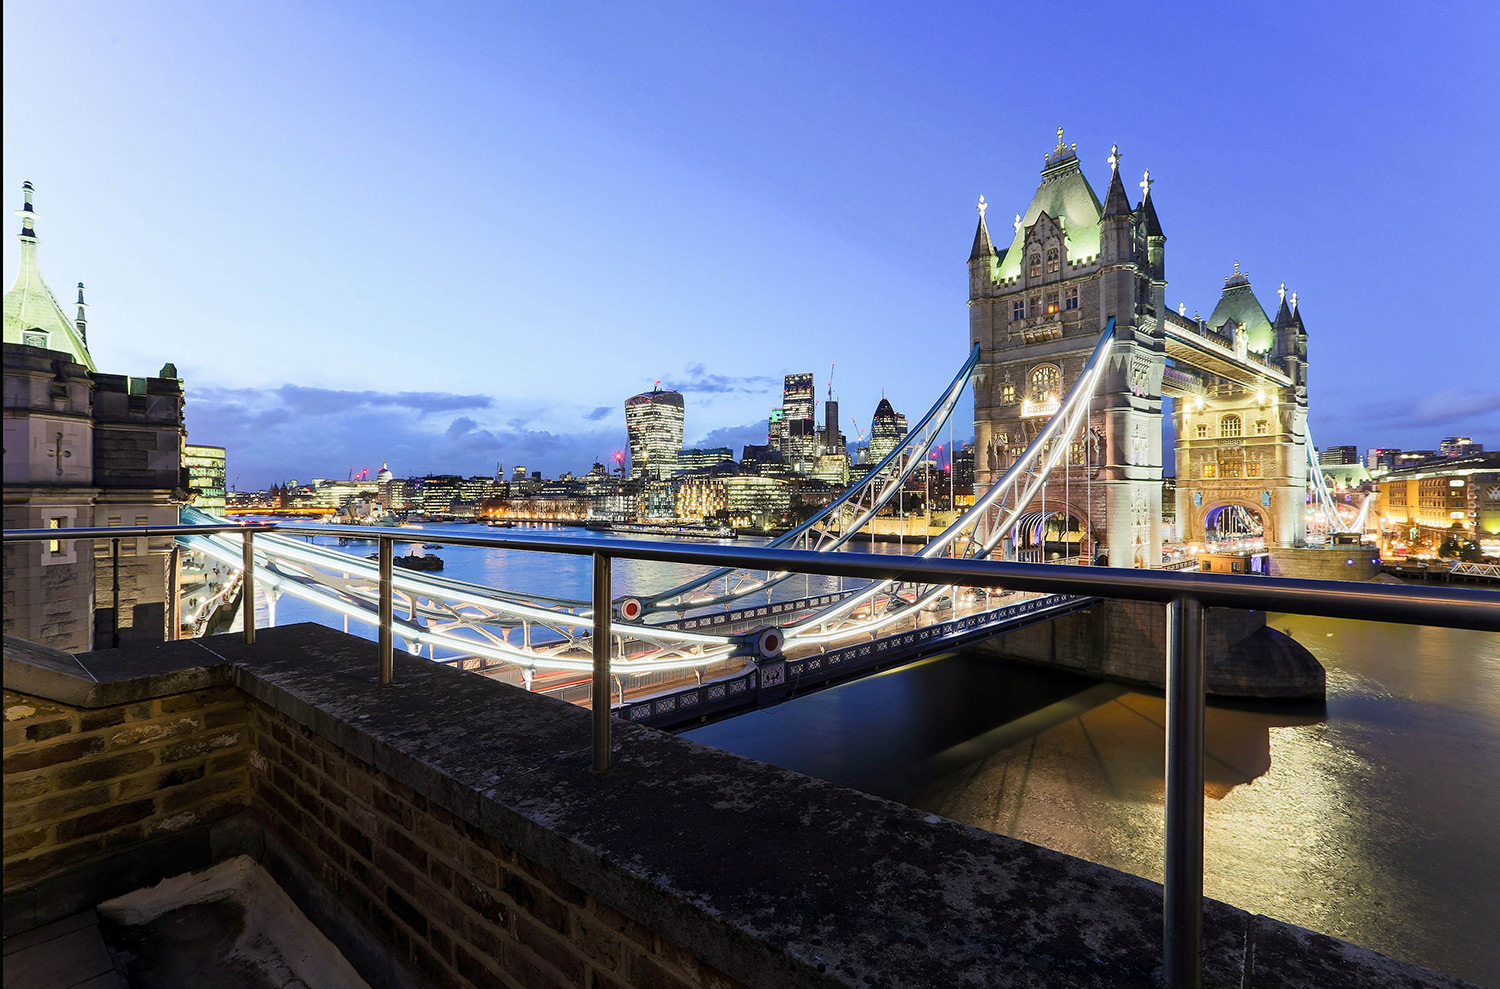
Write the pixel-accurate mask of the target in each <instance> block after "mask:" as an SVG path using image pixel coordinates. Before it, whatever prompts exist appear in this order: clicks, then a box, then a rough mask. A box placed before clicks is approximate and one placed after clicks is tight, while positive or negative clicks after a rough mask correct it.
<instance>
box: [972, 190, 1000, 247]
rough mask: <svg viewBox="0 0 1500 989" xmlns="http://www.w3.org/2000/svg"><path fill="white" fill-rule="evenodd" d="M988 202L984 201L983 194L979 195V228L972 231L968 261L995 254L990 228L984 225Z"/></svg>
mask: <svg viewBox="0 0 1500 989" xmlns="http://www.w3.org/2000/svg"><path fill="white" fill-rule="evenodd" d="M989 205H990V204H989V203H987V202H985V201H984V196H982V195H981V196H980V197H979V205H978V206H977V207H976V208H977V209H978V210H979V229H977V230H975V231H974V249H973V250H971V251H969V260H970V261H979V260H981V259H983V258H992V257H994V256H995V245H994V244H993V243H991V242H990V228H989V227H987V226H985V223H984V211H985V210H986V209H988V208H989Z"/></svg>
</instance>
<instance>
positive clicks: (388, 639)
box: [380, 536, 396, 687]
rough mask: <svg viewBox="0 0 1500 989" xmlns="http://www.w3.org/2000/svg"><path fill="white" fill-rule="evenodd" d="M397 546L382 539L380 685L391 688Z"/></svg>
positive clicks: (386, 537)
mask: <svg viewBox="0 0 1500 989" xmlns="http://www.w3.org/2000/svg"><path fill="white" fill-rule="evenodd" d="M394 553H395V544H394V543H393V541H392V540H391V538H390V537H389V536H381V537H380V685H381V686H382V687H386V686H389V685H390V683H391V681H392V680H393V679H394V678H395V676H396V657H395V643H394V641H393V639H394V636H392V635H391V623H392V622H394V621H395V619H396V602H395V601H394V600H393V598H392V588H393V586H394V584H395V578H394V576H393V575H392V573H391V569H392V566H393V563H392V561H393V560H394Z"/></svg>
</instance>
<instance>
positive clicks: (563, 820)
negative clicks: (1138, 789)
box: [5, 624, 1466, 989]
mask: <svg viewBox="0 0 1500 989" xmlns="http://www.w3.org/2000/svg"><path fill="white" fill-rule="evenodd" d="M59 655H61V656H64V657H66V654H59ZM138 656H139V658H137V657H138ZM67 658H69V659H72V657H67ZM174 664H176V665H175V666H174ZM23 666H31V667H34V669H33V671H32V672H31V673H28V674H27V676H32V677H33V678H34V679H33V680H32V681H29V682H33V683H35V684H38V685H40V686H41V687H46V688H48V689H52V690H60V689H62V688H63V687H64V686H66V681H68V680H70V679H71V680H73V681H77V683H76V684H74V685H73V686H72V687H70V688H68V689H72V690H74V691H81V692H82V695H83V696H85V697H98V696H101V694H100V693H99V692H100V691H102V692H104V693H108V692H109V691H113V690H119V691H130V690H139V691H150V690H156V689H159V688H160V687H161V686H163V685H164V684H167V683H168V682H171V678H173V677H181V678H183V679H182V681H181V682H203V683H207V682H208V679H202V678H210V679H211V678H217V677H221V676H224V675H226V673H227V674H228V675H230V676H232V682H233V683H234V684H235V685H236V686H238V687H239V688H240V689H242V690H244V691H245V692H247V693H248V694H250V695H252V696H254V697H256V698H258V699H259V700H261V701H263V702H264V703H266V704H268V705H270V706H272V707H273V708H275V709H276V710H278V711H281V712H282V713H284V714H286V715H287V716H289V717H291V718H293V719H295V720H297V721H298V722H299V723H301V724H302V725H304V726H305V727H306V728H307V730H309V731H313V732H317V733H318V734H321V735H323V736H324V737H326V738H328V739H329V740H330V741H332V742H334V743H335V744H337V745H339V746H341V747H342V748H344V749H345V750H346V751H347V752H349V753H350V754H351V755H354V756H356V757H358V758H360V759H362V760H364V761H366V762H369V763H371V764H372V765H374V766H375V767H376V768H377V769H380V770H381V771H383V772H385V773H386V774H388V775H390V776H391V777H393V778H395V779H397V780H399V781H400V782H402V783H404V784H406V785H407V786H409V787H411V788H412V789H413V790H415V791H417V792H419V793H421V794H423V795H424V796H425V797H427V798H428V799H429V800H431V801H433V802H434V803H436V804H437V805H439V806H441V807H443V808H445V809H446V810H448V811H449V812H451V813H453V814H455V815H457V816H458V817H460V818H462V819H463V820H465V821H467V822H468V823H470V824H471V825H473V826H475V827H477V828H479V829H480V830H482V831H484V832H486V833H488V834H491V835H493V836H494V837H495V838H497V839H499V840H500V841H502V842H504V843H505V844H507V845H509V846H511V847H512V848H515V849H516V850H517V851H518V852H519V853H520V854H521V855H523V856H525V857H526V858H528V859H530V860H532V861H534V862H536V863H538V864H540V865H542V866H545V867H546V868H548V869H551V870H553V871H554V872H556V873H557V874H558V875H559V876H560V877H561V878H563V879H565V880H567V881H568V882H570V883H572V884H574V885H575V886H577V887H579V888H580V889H582V890H583V891H585V892H587V893H589V894H591V895H593V896H595V897H597V898H598V899H599V900H601V901H602V902H604V903H607V904H609V905H611V906H613V907H614V908H616V909H618V910H620V911H621V912H623V913H625V914H627V915H629V916H631V917H634V918H636V919H638V920H639V921H641V922H642V923H644V924H646V925H647V926H649V927H651V928H653V929H655V930H657V931H659V932H661V933H662V934H663V935H665V936H668V937H670V938H671V939H672V940H673V941H674V942H676V943H677V944H679V945H680V946H681V947H682V948H684V949H686V950H688V951H690V952H692V953H693V954H695V955H696V956H697V957H699V958H701V959H702V960H704V961H706V962H708V963H709V964H711V965H713V966H714V967H716V968H718V969H720V970H722V971H723V972H725V973H726V974H729V975H731V976H733V977H735V978H738V979H741V980H742V981H744V982H746V983H748V984H750V985H755V986H767V987H773V986H774V987H799V986H808V987H812V986H851V987H852V986H861V987H872V986H881V987H887V986H889V987H898V986H941V987H943V989H956V987H970V986H973V987H988V986H1001V985H1004V986H1036V987H1042V986H1046V987H1070V986H1078V987H1082V986H1148V985H1151V984H1153V982H1154V981H1155V975H1154V974H1153V973H1154V970H1155V969H1156V968H1157V966H1158V959H1159V953H1160V941H1161V887H1160V886H1158V885H1157V884H1155V883H1152V882H1149V881H1147V880H1144V879H1140V878H1138V877H1135V876H1130V875H1127V874H1125V873H1122V872H1117V871H1115V870H1113V869H1109V868H1106V867H1104V866H1099V865H1094V864H1092V863H1089V862H1085V861H1083V860H1081V859H1077V858H1073V857H1071V856H1068V855H1064V854H1062V853H1059V852H1054V851H1051V850H1049V849H1045V848H1042V847H1040V846H1037V845H1032V844H1028V843H1026V842H1022V841H1018V840H1016V839H1013V838H1008V837H1005V836H1003V835H997V834H992V833H989V832H985V831H981V830H978V829H976V828H972V827H969V826H967V825H963V824H958V823H956V822H953V821H949V820H946V819H944V818H940V817H937V816H935V815H930V814H924V813H922V812H920V811H916V810H913V809H911V808H908V807H905V806H902V805H899V804H896V803H892V802H890V801H887V800H882V799H880V798H877V797H873V796H870V795H868V794H864V793H860V792H857V791H854V790H850V789H847V788H845V787H841V786H836V785H834V784H831V783H826V782H823V781H820V780H815V779H811V778H809V777H806V776H803V775H800V774H798V773H793V772H789V771H786V770H782V769H778V768H775V767H773V766H768V765H765V764H763V763H758V762H755V761H753V760H750V759H746V758H743V757H741V756H736V755H732V754H730V753H726V752H722V751H719V750H716V749H712V748H709V747H707V746H704V745H700V744H698V743H695V742H691V741H688V740H686V739H682V738H678V737H675V736H672V735H668V734H665V733H663V732H660V731H656V730H654V729H650V728H645V727H643V726H639V725H630V724H626V723H623V722H616V723H615V752H616V766H615V768H614V769H613V770H611V771H610V772H608V773H602V774H601V773H595V772H593V771H592V768H591V748H590V736H589V732H590V727H589V721H590V715H589V712H587V711H585V710H583V709H581V708H577V707H574V706H573V705H570V704H566V703H563V702H561V701H556V700H553V699H552V698H548V697H545V696H541V695H537V694H530V693H527V692H526V691H523V690H519V689H517V688H514V687H511V686H509V685H506V684H501V683H498V682H495V681H492V680H489V679H487V678H485V677H480V676H474V675H472V674H466V673H462V672H459V671H456V670H453V669H450V668H449V667H446V666H442V665H438V664H434V663H431V662H428V661H424V660H420V659H413V658H411V657H408V656H404V655H399V654H398V656H397V658H396V671H395V683H394V684H393V685H392V686H389V687H385V688H382V687H380V686H379V685H378V683H377V682H376V647H375V644H374V643H371V642H367V641H365V640H362V639H358V638H355V637H352V636H348V635H345V634H343V633H340V632H337V631H334V630H332V629H327V628H324V627H322V626H318V625H311V624H306V625H291V626H284V627H281V628H275V629H268V630H265V631H263V632H262V633H260V642H259V643H258V644H257V645H255V646H245V645H244V644H243V642H242V640H241V639H240V637H239V636H238V635H224V636H216V637H213V638H210V639H206V640H199V641H184V642H173V643H164V644H162V645H161V646H159V647H154V646H153V647H129V648H126V649H121V650H114V651H110V652H108V653H89V654H85V655H83V656H79V657H77V658H76V660H74V664H73V667H72V668H71V669H70V668H68V667H67V666H66V664H64V663H63V662H62V660H61V659H59V658H58V656H55V655H47V654H42V653H36V652H28V651H23V650H20V649H16V650H15V651H14V652H13V650H12V646H11V640H10V639H9V638H7V640H6V649H5V679H6V685H7V686H9V687H12V689H18V690H20V689H23V688H22V687H21V686H20V685H19V683H13V682H12V673H13V670H14V671H16V672H17V673H19V672H20V668H21V667H23ZM40 671H45V673H46V675H45V676H43V675H42V672H40ZM86 678H92V679H91V680H90V679H86ZM194 678H199V679H198V680H196V681H195V679H194ZM132 681H143V682H142V683H138V684H132ZM215 682H222V681H217V680H216V681H215ZM177 689H198V688H197V687H187V688H177ZM41 695H42V696H47V697H49V699H54V700H66V698H64V697H61V696H54V695H52V694H48V693H42V694H41ZM145 695H146V694H143V696H145ZM132 696H134V695H132ZM113 702H118V701H117V700H116V701H113ZM1204 978H1205V984H1206V985H1208V986H1237V987H1271V986H1278V987H1280V986H1288V987H1290V986H1307V987H1314V986H1316V987H1323V989H1336V987H1345V986H1347V987H1355V986H1359V987H1369V986H1387V985H1389V986H1408V985H1410V986H1463V985H1466V983H1463V982H1461V981H1460V980H1456V979H1451V978H1447V977H1444V976H1440V975H1437V974H1435V973H1432V972H1428V971H1425V970H1423V969H1420V968H1417V967H1415V966H1412V965H1408V964H1405V963H1402V962H1398V961H1395V960H1393V959H1390V958H1387V957H1385V956H1382V955H1379V954H1377V953H1375V952H1373V951H1369V950H1367V949H1364V948H1360V947H1357V946H1355V945H1351V944H1348V943H1345V942H1341V941H1338V940H1336V939H1334V938H1330V937H1327V936H1325V935H1321V934H1316V933H1314V932H1311V931H1308V930H1305V929H1302V928H1298V927H1295V926H1293V925H1290V924H1285V923H1282V922H1280V921H1276V920H1272V919H1270V918H1267V917H1263V916H1256V915H1251V914H1249V913H1246V912H1245V911H1242V910H1239V909H1236V908H1234V907H1231V906H1228V905H1227V904H1223V903H1219V902H1217V901H1208V902H1207V904H1206V907H1205V915H1204Z"/></svg>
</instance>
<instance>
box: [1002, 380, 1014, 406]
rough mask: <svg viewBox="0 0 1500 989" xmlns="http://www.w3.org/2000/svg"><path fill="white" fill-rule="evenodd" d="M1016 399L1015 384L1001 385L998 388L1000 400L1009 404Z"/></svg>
mask: <svg viewBox="0 0 1500 989" xmlns="http://www.w3.org/2000/svg"><path fill="white" fill-rule="evenodd" d="M1015 400H1016V386H1015V385H1003V386H1001V388H1000V401H1002V402H1004V403H1006V404H1007V405H1009V404H1010V403H1012V402H1014V401H1015Z"/></svg>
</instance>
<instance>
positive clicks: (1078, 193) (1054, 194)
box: [997, 157, 1103, 281]
mask: <svg viewBox="0 0 1500 989" xmlns="http://www.w3.org/2000/svg"><path fill="white" fill-rule="evenodd" d="M1044 211H1045V212H1046V214H1047V215H1048V216H1051V217H1054V218H1057V219H1060V220H1062V221H1063V235H1064V236H1065V237H1066V238H1067V247H1068V259H1069V260H1070V261H1082V260H1084V259H1085V258H1090V257H1098V255H1099V217H1100V216H1101V215H1102V213H1103V207H1102V206H1101V205H1100V204H1099V197H1098V196H1096V195H1095V194H1094V189H1093V187H1092V186H1090V185H1089V180H1088V179H1086V178H1085V177H1084V175H1083V170H1082V169H1080V168H1079V167H1078V159H1077V158H1073V157H1070V158H1068V159H1066V160H1065V161H1063V162H1062V163H1061V164H1058V165H1052V166H1049V167H1048V168H1046V169H1044V170H1043V171H1042V182H1041V185H1039V186H1037V189H1036V193H1035V194H1034V195H1032V197H1031V205H1029V206H1027V207H1026V212H1025V213H1023V214H1021V227H1020V229H1018V230H1017V231H1016V233H1015V236H1014V237H1013V238H1012V239H1011V242H1010V247H1009V248H1008V249H1007V250H1006V251H1005V252H1004V253H1003V255H1002V259H1001V262H1000V270H999V272H998V273H997V277H998V278H999V279H1000V280H1002V281H1004V280H1005V279H1008V278H1015V277H1017V276H1019V275H1020V274H1021V255H1022V253H1024V252H1023V251H1022V245H1023V244H1024V243H1025V240H1026V228H1027V227H1029V226H1030V225H1031V224H1033V223H1035V222H1036V218H1037V217H1038V216H1040V215H1041V214H1042V213H1043V212H1044Z"/></svg>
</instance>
